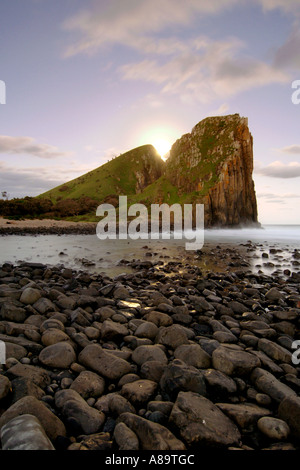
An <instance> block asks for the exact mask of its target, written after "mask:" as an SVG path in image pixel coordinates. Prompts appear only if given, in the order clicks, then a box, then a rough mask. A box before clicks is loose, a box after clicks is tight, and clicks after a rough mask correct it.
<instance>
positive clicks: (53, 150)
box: [0, 135, 71, 159]
mask: <svg viewBox="0 0 300 470" xmlns="http://www.w3.org/2000/svg"><path fill="white" fill-rule="evenodd" d="M0 153H6V154H10V155H11V154H24V153H25V154H29V155H33V156H35V157H38V158H45V159H52V158H57V157H67V156H70V155H71V152H62V151H60V150H58V148H57V147H54V146H52V145H47V144H38V143H36V142H35V139H33V138H32V137H11V136H8V135H0Z"/></svg>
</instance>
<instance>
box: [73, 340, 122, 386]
mask: <svg viewBox="0 0 300 470" xmlns="http://www.w3.org/2000/svg"><path fill="white" fill-rule="evenodd" d="M78 360H79V362H80V363H81V364H83V365H84V366H85V367H88V368H90V369H92V370H93V371H94V372H97V373H98V374H99V375H101V376H103V377H105V378H108V379H110V380H118V379H120V378H121V377H122V376H123V375H125V374H128V373H129V372H131V367H130V364H129V362H127V361H125V360H124V359H121V358H119V357H116V356H114V355H113V354H111V353H109V352H107V351H106V350H104V349H102V347H101V346H100V345H98V344H91V345H88V346H86V347H85V348H84V349H83V350H82V351H81V353H80V354H79V356H78Z"/></svg>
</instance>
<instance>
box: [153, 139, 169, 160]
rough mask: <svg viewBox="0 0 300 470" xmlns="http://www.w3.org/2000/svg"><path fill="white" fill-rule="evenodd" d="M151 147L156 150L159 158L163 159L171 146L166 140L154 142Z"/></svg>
mask: <svg viewBox="0 0 300 470" xmlns="http://www.w3.org/2000/svg"><path fill="white" fill-rule="evenodd" d="M152 145H153V146H154V147H155V148H156V150H157V152H158V153H159V155H160V156H161V158H164V157H165V155H166V154H167V153H168V152H169V150H170V148H171V147H172V144H171V143H170V142H169V141H168V140H166V139H157V140H154V141H153V143H152Z"/></svg>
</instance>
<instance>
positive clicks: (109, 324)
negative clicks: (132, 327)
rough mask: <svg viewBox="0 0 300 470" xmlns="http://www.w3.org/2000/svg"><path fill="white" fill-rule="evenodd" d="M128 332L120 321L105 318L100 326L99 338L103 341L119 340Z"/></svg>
mask: <svg viewBox="0 0 300 470" xmlns="http://www.w3.org/2000/svg"><path fill="white" fill-rule="evenodd" d="M127 334H128V329H127V328H126V326H125V325H123V324H122V323H117V322H114V321H112V320H105V321H104V322H103V324H102V327H101V338H102V339H103V340H104V341H119V340H121V339H122V338H123V336H126V335H127Z"/></svg>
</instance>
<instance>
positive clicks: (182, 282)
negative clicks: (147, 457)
mask: <svg viewBox="0 0 300 470" xmlns="http://www.w3.org/2000/svg"><path fill="white" fill-rule="evenodd" d="M253 246H254V245H253ZM266 251H268V256H269V258H270V262H273V261H274V259H273V258H274V256H278V254H277V252H276V253H275V252H271V251H269V250H266ZM199 256H200V255H199ZM213 256H214V258H215V259H216V257H217V256H220V257H222V259H224V260H227V263H228V267H229V268H230V269H228V270H227V271H224V272H220V273H214V272H208V271H207V272H206V273H205V274H203V273H202V272H201V271H200V269H199V268H198V267H197V266H196V265H193V263H192V261H191V260H190V259H189V260H188V263H186V264H185V263H184V262H183V261H182V260H181V261H180V259H178V261H176V264H174V262H172V261H170V260H169V259H168V258H166V259H164V260H163V261H162V260H160V261H155V259H156V258H155V257H154V256H153V257H152V259H151V261H147V262H146V263H144V264H143V261H139V260H132V261H126V266H128V267H132V269H133V272H132V273H130V274H127V273H124V274H122V275H120V276H117V277H116V278H110V277H109V276H107V275H105V274H103V273H102V274H92V273H89V272H88V271H78V272H76V271H74V270H70V269H68V268H65V267H63V266H62V265H60V266H57V267H51V269H50V268H49V267H47V266H44V265H42V264H30V263H21V264H20V265H18V266H13V265H3V266H0V279H1V286H0V300H1V302H0V341H4V342H5V344H6V363H5V364H3V366H2V373H1V376H0V400H1V407H2V411H1V412H2V414H1V417H0V428H1V432H3V430H5V426H7V425H8V424H9V422H10V421H11V420H13V419H15V418H16V417H17V416H20V417H22V416H23V417H25V418H24V420H25V419H26V416H27V415H28V414H29V415H33V416H35V418H36V419H38V421H39V423H40V424H39V425H40V427H41V429H42V431H44V433H45V436H46V438H47V439H48V440H49V442H50V446H52V447H53V448H55V449H62V448H64V449H70V450H72V449H77V450H91V449H99V450H100V449H102V450H104V449H105V450H110V449H112V448H113V449H116V450H144V449H145V450H146V449H148V450H160V451H162V450H186V449H187V450H189V449H194V448H195V447H197V446H199V445H200V446H201V447H203V446H209V447H210V448H212V449H214V448H216V449H217V448H226V449H229V448H234V449H245V450H246V449H257V450H260V449H265V448H267V449H270V450H271V449H274V450H275V449H282V450H283V449H297V450H299V449H300V428H299V422H300V418H299V417H300V411H299V410H300V404H299V397H298V396H297V395H298V393H299V390H300V377H299V367H298V365H297V364H295V363H293V352H294V350H293V347H292V344H293V341H294V339H295V338H298V336H299V318H300V317H299V315H300V308H299V306H298V305H299V298H300V288H299V285H300V283H299V281H300V276H299V275H298V274H297V273H296V272H295V271H293V267H290V269H289V270H285V274H283V273H282V274H281V273H280V272H279V271H278V273H275V274H274V273H273V275H272V276H271V275H268V274H265V273H263V272H262V271H261V272H257V273H256V274H255V273H253V272H251V271H250V270H247V268H246V269H245V268H244V267H243V260H242V257H240V256H239V254H238V252H237V251H228V252H227V251H226V249H221V248H215V250H214V255H213ZM200 258H201V257H200ZM200 258H199V259H200ZM233 258H235V259H233ZM191 259H192V255H191ZM156 263H161V264H156ZM232 263H233V264H234V265H235V266H230V264H232ZM239 264H240V265H239ZM238 265H239V266H238ZM288 271H289V272H288ZM281 276H284V277H281ZM37 435H38V432H37ZM32 442H35V441H34V440H33V441H32ZM268 442H269V444H268ZM4 446H5V444H4ZM34 446H36V448H37V449H38V448H39V444H38V443H36V444H34ZM2 447H3V442H2Z"/></svg>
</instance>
